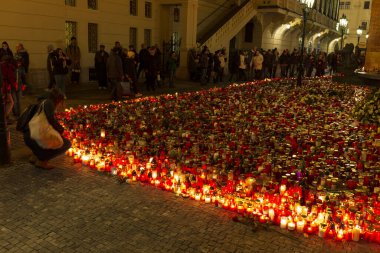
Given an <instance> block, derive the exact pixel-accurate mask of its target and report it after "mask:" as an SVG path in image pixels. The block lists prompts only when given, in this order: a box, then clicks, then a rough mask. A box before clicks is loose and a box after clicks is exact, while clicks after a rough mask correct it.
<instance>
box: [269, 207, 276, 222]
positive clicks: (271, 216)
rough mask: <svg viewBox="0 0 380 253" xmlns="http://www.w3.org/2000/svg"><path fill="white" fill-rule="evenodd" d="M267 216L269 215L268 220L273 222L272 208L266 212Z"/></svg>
mask: <svg viewBox="0 0 380 253" xmlns="http://www.w3.org/2000/svg"><path fill="white" fill-rule="evenodd" d="M268 215H269V219H270V220H271V221H273V220H274V215H275V214H274V209H273V208H270V209H269V211H268Z"/></svg>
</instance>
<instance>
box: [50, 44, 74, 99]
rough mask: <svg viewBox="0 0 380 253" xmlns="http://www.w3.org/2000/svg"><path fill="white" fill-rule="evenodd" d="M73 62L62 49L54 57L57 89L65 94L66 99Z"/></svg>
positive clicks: (58, 49)
mask: <svg viewBox="0 0 380 253" xmlns="http://www.w3.org/2000/svg"><path fill="white" fill-rule="evenodd" d="M70 64H71V60H70V58H69V57H67V56H66V55H65V54H64V53H63V50H62V49H61V48H57V49H56V53H55V55H54V57H53V73H54V79H55V84H56V86H57V88H58V89H59V90H60V91H61V92H62V93H63V95H64V96H65V99H66V75H67V73H68V72H69V68H68V67H69V65H70Z"/></svg>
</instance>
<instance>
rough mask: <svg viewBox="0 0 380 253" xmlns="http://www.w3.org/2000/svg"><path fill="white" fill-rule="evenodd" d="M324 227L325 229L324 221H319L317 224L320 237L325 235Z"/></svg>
mask: <svg viewBox="0 0 380 253" xmlns="http://www.w3.org/2000/svg"><path fill="white" fill-rule="evenodd" d="M326 229H327V224H326V223H321V224H320V225H319V232H318V236H319V237H321V238H323V237H325V233H326Z"/></svg>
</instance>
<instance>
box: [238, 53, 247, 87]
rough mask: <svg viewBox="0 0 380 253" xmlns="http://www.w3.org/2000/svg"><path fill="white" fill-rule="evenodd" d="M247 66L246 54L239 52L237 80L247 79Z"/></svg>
mask: <svg viewBox="0 0 380 253" xmlns="http://www.w3.org/2000/svg"><path fill="white" fill-rule="evenodd" d="M248 67H249V63H248V56H247V54H246V53H245V52H244V51H240V54H239V74H238V81H244V82H245V81H247V74H246V72H247V68H248Z"/></svg>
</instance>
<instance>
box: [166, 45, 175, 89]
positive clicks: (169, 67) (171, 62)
mask: <svg viewBox="0 0 380 253" xmlns="http://www.w3.org/2000/svg"><path fill="white" fill-rule="evenodd" d="M176 70H177V55H176V53H175V52H174V51H172V52H171V53H170V57H169V59H168V60H167V62H166V71H167V73H168V75H169V87H170V88H173V87H174V77H175V72H176Z"/></svg>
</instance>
